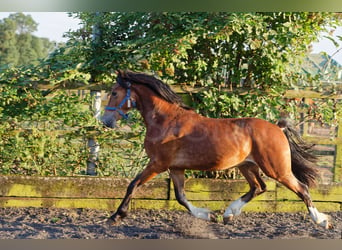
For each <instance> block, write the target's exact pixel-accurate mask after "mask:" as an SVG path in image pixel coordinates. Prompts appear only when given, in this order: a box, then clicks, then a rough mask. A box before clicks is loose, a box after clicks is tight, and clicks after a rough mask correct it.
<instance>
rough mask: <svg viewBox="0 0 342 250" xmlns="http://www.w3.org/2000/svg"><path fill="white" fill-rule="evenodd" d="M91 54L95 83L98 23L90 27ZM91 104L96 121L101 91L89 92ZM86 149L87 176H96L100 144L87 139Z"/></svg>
mask: <svg viewBox="0 0 342 250" xmlns="http://www.w3.org/2000/svg"><path fill="white" fill-rule="evenodd" d="M98 16H100V12H96V13H95V17H98ZM92 29H93V31H92V50H93V51H92V52H93V63H92V66H93V69H92V72H91V78H92V80H93V82H95V81H96V79H95V78H96V76H97V74H98V70H97V69H96V66H97V60H96V57H97V56H98V52H99V50H100V49H101V48H100V47H101V46H100V43H101V29H100V25H99V23H98V21H96V24H94V25H93V27H92ZM90 95H91V100H92V103H91V105H90V109H91V110H92V111H93V114H94V117H95V118H96V119H99V118H100V114H101V91H98V90H91V91H90ZM88 148H89V157H88V161H87V175H96V167H97V165H98V158H99V152H100V144H99V143H98V142H97V141H96V138H95V137H90V138H88Z"/></svg>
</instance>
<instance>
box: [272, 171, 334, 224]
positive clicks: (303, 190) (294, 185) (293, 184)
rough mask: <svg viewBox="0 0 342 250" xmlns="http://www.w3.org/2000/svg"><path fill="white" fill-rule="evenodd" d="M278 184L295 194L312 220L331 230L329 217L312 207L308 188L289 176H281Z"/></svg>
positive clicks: (292, 176)
mask: <svg viewBox="0 0 342 250" xmlns="http://www.w3.org/2000/svg"><path fill="white" fill-rule="evenodd" d="M277 180H278V181H279V182H280V183H282V184H283V185H285V186H286V187H287V188H289V189H290V190H292V191H293V192H295V193H296V194H297V195H298V196H299V197H300V198H301V199H302V200H303V201H304V203H305V205H306V207H307V209H308V211H309V214H310V216H311V218H312V220H313V221H314V222H315V223H316V224H318V225H320V226H322V227H324V228H326V229H329V228H332V227H333V226H332V224H331V223H330V221H329V216H328V215H326V214H324V213H320V212H319V211H318V210H317V208H316V207H315V206H314V205H313V203H312V201H311V198H310V194H309V190H308V186H307V185H305V184H303V183H301V182H300V181H299V180H298V179H297V178H296V177H295V176H294V175H292V174H290V175H287V176H283V177H281V178H278V179H277Z"/></svg>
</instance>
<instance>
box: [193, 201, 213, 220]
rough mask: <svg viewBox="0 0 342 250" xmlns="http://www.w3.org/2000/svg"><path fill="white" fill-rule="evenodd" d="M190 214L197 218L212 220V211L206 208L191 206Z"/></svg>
mask: <svg viewBox="0 0 342 250" xmlns="http://www.w3.org/2000/svg"><path fill="white" fill-rule="evenodd" d="M189 208H190V212H191V214H192V215H193V216H195V217H196V218H200V219H204V220H210V210H209V209H206V208H199V207H195V206H193V205H192V204H189Z"/></svg>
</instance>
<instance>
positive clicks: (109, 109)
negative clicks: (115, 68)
mask: <svg viewBox="0 0 342 250" xmlns="http://www.w3.org/2000/svg"><path fill="white" fill-rule="evenodd" d="M130 87H131V83H130V82H127V81H124V80H123V79H122V77H121V74H120V72H119V75H118V78H117V83H116V84H115V85H114V87H113V88H112V90H111V93H110V98H109V101H108V105H107V106H106V108H105V113H104V115H103V116H102V122H103V123H104V125H105V126H107V127H110V128H114V127H115V125H116V121H117V120H120V119H121V118H124V119H127V112H128V111H129V110H130V109H131V108H134V107H135V100H134V98H133V97H132V94H131V88H130Z"/></svg>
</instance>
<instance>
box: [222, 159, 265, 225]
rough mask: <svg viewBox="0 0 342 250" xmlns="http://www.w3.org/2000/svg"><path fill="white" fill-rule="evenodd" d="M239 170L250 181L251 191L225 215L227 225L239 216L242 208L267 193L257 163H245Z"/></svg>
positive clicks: (231, 206)
mask: <svg viewBox="0 0 342 250" xmlns="http://www.w3.org/2000/svg"><path fill="white" fill-rule="evenodd" d="M239 170H240V172H241V173H242V174H243V176H244V177H245V178H246V180H247V181H248V183H249V186H250V190H249V192H248V193H246V194H244V195H243V196H241V197H240V198H239V199H237V200H236V201H234V202H233V203H231V204H230V205H229V207H228V208H227V209H226V211H225V213H224V215H223V222H224V224H227V222H228V221H230V220H232V219H233V218H234V216H237V215H239V214H240V213H241V209H242V207H243V206H244V205H246V204H247V203H248V202H249V201H250V200H252V199H253V198H254V197H256V196H258V195H259V194H262V193H263V192H265V191H266V184H265V183H264V181H263V180H262V179H261V177H260V174H259V167H258V166H257V165H256V164H255V163H253V162H245V163H244V164H243V165H241V166H239Z"/></svg>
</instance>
